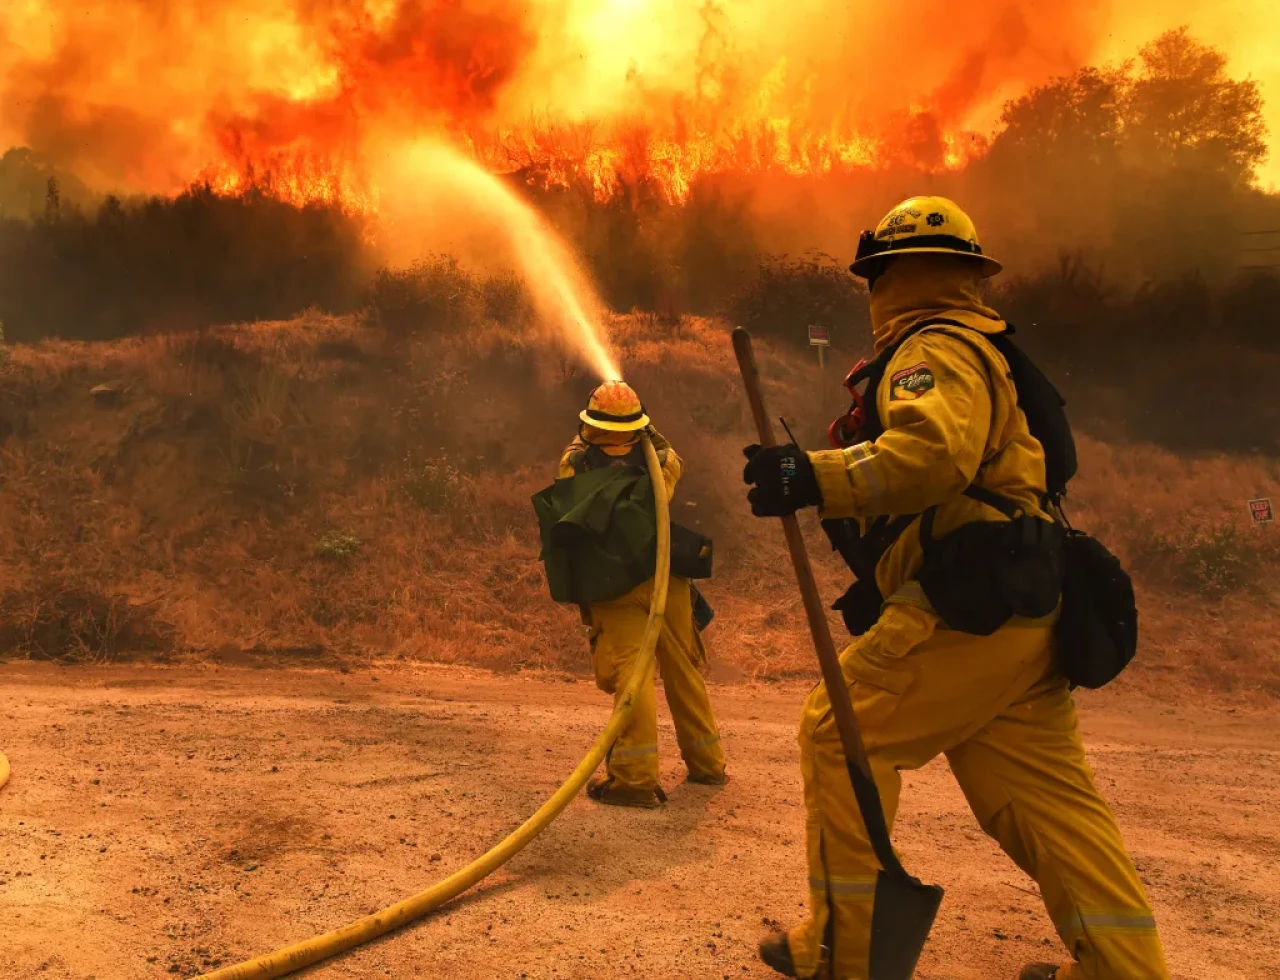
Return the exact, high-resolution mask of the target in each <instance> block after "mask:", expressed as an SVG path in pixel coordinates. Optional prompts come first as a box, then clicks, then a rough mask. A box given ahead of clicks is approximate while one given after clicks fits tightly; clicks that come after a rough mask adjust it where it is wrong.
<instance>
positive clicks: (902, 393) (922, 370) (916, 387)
mask: <svg viewBox="0 0 1280 980" xmlns="http://www.w3.org/2000/svg"><path fill="white" fill-rule="evenodd" d="M932 390H933V372H932V371H930V370H929V365H928V364H926V363H925V362H924V361H921V362H920V363H919V364H917V365H915V366H914V367H909V368H907V369H906V370H903V371H899V372H898V373H897V374H895V375H894V376H893V377H892V378H890V379H889V401H891V402H909V401H911V400H912V399H915V398H919V397H920V396H921V395H923V394H924V393H925V392H926V391H932Z"/></svg>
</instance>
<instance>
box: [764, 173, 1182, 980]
mask: <svg viewBox="0 0 1280 980" xmlns="http://www.w3.org/2000/svg"><path fill="white" fill-rule="evenodd" d="M874 241H875V242H876V246H875V249H874V251H875V253H876V254H874V255H872V256H870V257H867V258H862V257H861V256H860V259H859V261H857V262H855V264H854V266H853V267H852V271H854V272H855V274H860V275H864V276H866V277H867V278H868V279H869V280H870V282H871V287H872V291H871V319H872V325H873V330H874V339H875V345H876V349H877V351H881V350H885V349H886V348H889V347H890V346H891V345H893V344H894V343H895V342H897V341H898V340H900V339H901V338H902V337H904V336H906V335H908V334H910V336H909V337H908V339H907V340H906V341H905V342H904V343H902V345H901V346H900V347H899V348H898V349H897V351H896V353H894V354H893V355H892V357H891V359H890V361H889V363H888V365H887V367H886V368H885V371H884V375H883V378H882V381H881V383H880V384H879V385H878V386H877V389H876V399H875V404H876V408H877V409H878V412H879V419H880V422H881V424H882V425H883V429H884V431H883V433H882V434H880V435H879V436H878V438H876V439H875V440H874V441H873V442H863V443H861V444H856V445H853V446H851V447H849V448H847V449H843V450H829V451H821V452H812V453H808V454H805V453H798V454H797V453H795V452H794V447H792V460H793V463H794V462H795V457H796V456H798V457H799V466H798V468H793V469H787V470H786V472H785V473H784V474H783V475H782V477H781V478H779V477H778V476H777V475H776V474H775V475H774V476H773V477H772V478H770V477H769V476H768V475H767V461H766V463H765V464H763V465H756V466H755V468H754V475H755V476H756V477H757V479H754V480H750V481H749V482H755V483H757V487H756V488H755V489H753V490H752V507H753V511H755V512H756V513H757V514H760V515H762V516H777V515H778V514H779V513H789V512H792V511H794V510H795V509H796V508H797V507H798V506H806V505H810V504H817V505H820V507H821V514H822V517H823V518H824V519H825V518H854V519H856V520H857V521H858V522H859V524H860V525H861V527H862V529H863V531H864V533H865V531H866V528H867V526H868V523H869V521H870V520H871V519H872V518H875V517H877V516H879V515H910V514H916V513H919V512H921V511H925V510H926V509H927V508H930V507H934V506H936V508H937V509H936V511H935V512H934V520H935V525H934V528H933V538H934V540H936V539H938V538H940V537H942V536H944V535H946V534H947V532H949V531H951V530H953V529H955V528H958V527H960V526H962V525H967V524H969V523H971V522H975V521H1001V520H1006V519H1007V518H1006V517H1005V516H1004V515H1002V514H1001V513H999V512H998V511H996V510H994V509H993V508H992V507H991V506H989V505H988V504H986V503H983V502H980V501H979V500H976V499H972V498H971V497H970V496H966V495H964V493H963V492H964V491H965V489H966V488H967V487H969V486H970V485H971V484H972V485H975V486H977V487H980V488H985V489H986V490H990V491H994V492H995V493H998V494H1000V495H1001V496H1003V497H1005V498H1008V499H1010V500H1012V501H1015V502H1016V503H1017V504H1018V506H1019V507H1020V508H1021V509H1022V510H1023V512H1024V513H1026V514H1029V515H1034V516H1038V517H1049V516H1050V515H1047V514H1046V512H1045V509H1044V508H1046V507H1048V506H1050V505H1049V504H1048V503H1044V504H1042V503H1041V500H1042V494H1043V493H1044V491H1045V487H1046V479H1045V461H1044V454H1043V452H1042V449H1041V446H1040V443H1039V442H1037V441H1036V439H1035V438H1033V437H1032V436H1031V434H1030V431H1029V429H1028V426H1027V422H1026V419H1025V417H1024V415H1023V412H1022V411H1021V409H1019V407H1018V404H1017V393H1016V391H1015V389H1014V386H1013V383H1012V381H1011V379H1010V372H1009V367H1008V364H1007V363H1006V362H1005V360H1004V358H1003V357H1002V356H1001V354H1000V353H999V352H998V351H997V350H996V349H995V347H994V346H993V345H992V344H991V343H990V342H987V341H985V340H984V339H983V335H989V334H993V333H997V332H999V331H1001V330H1003V329H1004V326H1005V325H1004V324H1003V323H1002V322H1001V320H1000V318H999V316H998V314H997V313H996V312H995V311H994V310H992V309H990V308H988V307H987V306H986V305H984V303H983V302H982V300H981V298H980V293H979V284H980V281H981V279H983V278H985V277H986V276H989V275H993V274H994V273H995V272H997V271H999V268H1000V266H999V265H998V263H996V262H995V261H994V260H992V259H990V258H988V257H986V256H984V255H982V253H981V250H980V249H979V248H978V246H977V235H976V232H975V231H974V229H973V225H972V223H971V222H970V221H969V219H968V217H967V216H966V215H965V214H964V213H963V212H962V211H960V209H959V208H958V207H956V205H955V204H953V203H952V202H950V201H948V200H946V199H943V198H913V199H911V200H909V201H906V202H904V203H903V204H902V205H899V207H897V208H895V209H894V211H893V212H891V213H890V214H889V215H888V216H887V217H886V218H885V220H884V221H883V222H882V223H881V225H880V227H879V228H878V229H877V231H876V232H875V235H874ZM860 252H861V249H860ZM936 317H945V318H946V319H948V320H951V321H955V322H957V323H959V324H963V326H952V325H943V324H935V325H928V326H924V327H923V328H920V329H918V331H917V332H915V333H911V331H912V330H913V329H915V328H917V327H918V326H919V325H921V324H924V323H925V322H926V321H930V320H933V319H934V318H936ZM966 327H967V328H969V329H965V328H966ZM761 452H763V453H765V454H768V453H776V452H778V450H763V451H761ZM756 455H759V453H757V454H756ZM754 462H755V457H753V463H754ZM752 473H753V466H752V464H750V463H749V464H748V475H752ZM762 474H764V475H762ZM780 501H781V502H780ZM919 525H920V520H919V519H917V520H916V521H915V522H914V524H913V525H911V526H909V527H907V529H906V531H905V532H904V533H902V534H901V535H900V536H899V537H898V538H897V540H896V541H895V542H894V543H893V544H892V545H890V546H889V547H888V549H887V550H886V551H885V552H884V553H883V555H882V556H880V557H879V559H878V562H877V564H876V565H875V571H876V575H875V578H876V585H878V587H879V591H880V595H881V596H882V597H883V599H884V604H883V607H882V608H881V611H880V615H879V618H878V620H876V621H875V625H874V626H871V628H870V629H869V630H868V631H867V632H865V633H863V634H862V635H861V636H859V637H858V638H857V639H856V640H855V642H854V643H853V644H852V645H851V646H849V647H848V648H847V649H846V650H844V651H843V653H842V654H841V657H840V659H841V664H842V667H843V671H844V676H845V679H846V681H847V682H848V685H849V693H850V695H851V698H852V701H853V707H854V710H855V712H856V714H857V716H858V720H859V723H860V725H861V728H862V731H863V736H864V738H865V741H866V746H867V752H868V755H869V757H870V760H871V764H872V769H873V771H874V775H875V780H876V784H877V786H878V788H879V792H880V796H881V799H882V801H883V804H884V808H885V816H886V818H887V820H888V822H889V825H890V826H892V823H893V819H894V815H895V812H896V809H897V805H898V797H899V791H900V788H901V777H900V775H899V773H900V771H901V770H904V769H907V770H913V769H919V768H920V767H922V766H924V765H925V764H926V763H928V762H929V761H930V760H932V759H934V758H935V757H936V756H938V755H939V754H943V755H945V756H946V758H947V762H948V763H949V765H950V767H951V770H952V772H953V774H954V775H955V777H956V780H957V781H958V782H959V784H960V786H961V788H962V790H963V791H964V794H965V797H966V799H967V800H968V803H969V806H970V807H971V808H972V810H973V812H974V814H975V816H976V817H977V819H978V821H979V823H980V824H981V826H982V827H983V829H984V830H985V831H986V832H987V833H988V834H990V835H991V836H992V837H993V838H994V839H995V840H996V841H997V842H998V843H999V844H1000V846H1001V848H1003V850H1004V851H1005V853H1006V854H1008V855H1009V857H1011V858H1012V859H1013V860H1014V861H1015V862H1016V863H1017V864H1018V866H1019V867H1021V868H1022V869H1023V870H1024V871H1026V873H1027V874H1029V875H1031V876H1032V877H1033V878H1034V879H1035V880H1036V881H1037V883H1038V884H1039V886H1040V890H1041V893H1042V895H1043V897H1044V901H1045V905H1046V907H1047V910H1048V913H1049V915H1050V917H1051V918H1052V920H1053V924H1054V926H1055V928H1056V930H1057V932H1058V935H1059V936H1060V937H1061V939H1062V942H1063V943H1064V944H1065V946H1066V948H1067V950H1068V951H1069V953H1070V954H1071V961H1070V962H1069V963H1067V964H1065V965H1059V964H1043V963H1039V964H1031V965H1029V966H1028V967H1027V968H1026V969H1025V970H1024V971H1023V974H1022V976H1023V978H1024V980H1166V978H1167V977H1168V975H1169V974H1168V970H1167V967H1166V965H1165V959H1164V954H1163V952H1162V949H1161V944H1160V940H1159V938H1158V936H1157V934H1156V928H1155V921H1154V918H1153V916H1152V912H1151V908H1150V906H1149V905H1148V902H1147V899H1146V897H1145V895H1144V893H1143V889H1142V886H1141V884H1140V883H1139V880H1138V876H1137V873H1136V871H1135V869H1134V865H1133V862H1132V860H1131V859H1130V857H1129V855H1128V853H1127V851H1126V849H1125V845H1124V841H1123V840H1122V838H1121V835H1120V830H1119V828H1118V827H1117V826H1116V822H1115V819H1114V817H1113V816H1112V814H1111V812H1110V810H1109V809H1108V808H1107V805H1106V803H1104V802H1103V800H1102V798H1101V797H1100V796H1099V794H1098V791H1097V789H1096V788H1095V786H1094V783H1093V777H1092V774H1091V772H1090V769H1089V766H1088V763H1087V762H1086V760H1085V753H1084V747H1083V744H1082V741H1081V737H1080V730H1079V726H1078V723H1077V719H1076V712H1075V707H1074V704H1073V702H1072V697H1071V694H1070V692H1069V689H1068V683H1067V680H1066V678H1065V677H1064V676H1063V674H1062V673H1061V672H1060V669H1059V668H1058V666H1057V665H1056V663H1055V657H1054V649H1053V637H1052V631H1053V623H1054V621H1055V615H1054V614H1051V615H1049V616H1045V617H1043V618H1040V619H1022V618H1017V617H1015V618H1013V619H1012V620H1010V621H1008V622H1007V623H1006V624H1005V625H1004V626H1003V627H1001V628H999V629H998V630H997V631H996V632H995V633H993V634H992V635H990V636H981V635H974V634H972V633H965V632H959V631H956V630H952V629H948V628H947V627H946V625H945V624H944V623H943V622H942V621H941V620H940V618H939V616H938V615H937V614H935V613H934V612H933V610H932V609H931V607H930V604H929V602H928V600H927V599H926V597H925V595H924V592H923V590H922V589H921V587H920V584H919V582H918V581H917V579H916V574H917V572H918V570H919V569H920V566H921V563H922V560H923V553H922V546H921V534H920V529H919ZM873 616H874V610H873ZM800 749H801V766H802V770H803V776H804V793H805V808H806V835H807V845H808V851H807V854H808V865H809V886H810V908H811V911H810V916H809V918H808V919H807V920H806V921H804V922H802V923H800V924H799V925H798V926H796V927H795V928H793V929H791V930H790V931H789V932H787V933H778V934H775V935H773V936H771V937H768V938H766V939H765V940H763V941H762V943H761V948H760V953H761V958H762V959H764V961H765V962H766V963H767V964H769V965H770V966H771V967H773V968H774V969H775V970H776V971H778V972H780V973H783V974H785V975H788V976H795V977H815V976H820V975H821V976H832V977H836V978H859V980H865V978H867V976H868V956H869V949H870V941H871V940H870V935H871V919H872V908H873V896H874V891H875V882H876V875H877V871H878V870H879V868H880V865H879V862H878V861H877V860H876V858H875V856H874V854H873V852H872V848H871V845H870V843H869V841H868V838H867V834H866V830H865V828H864V825H863V821H862V817H861V815H860V813H859V811H858V807H857V803H856V801H855V799H854V796H853V792H852V789H851V785H850V780H849V774H848V770H847V768H846V762H845V757H844V753H843V751H842V748H841V743H840V739H839V735H838V733H837V731H836V726H835V724H834V721H833V718H832V715H831V709H830V702H829V700H828V696H827V691H826V688H825V687H824V686H823V685H822V684H819V685H818V687H817V688H816V689H815V690H814V691H813V693H812V694H811V695H810V696H809V698H808V700H807V701H806V703H805V706H804V710H803V714H802V717H801V724H800Z"/></svg>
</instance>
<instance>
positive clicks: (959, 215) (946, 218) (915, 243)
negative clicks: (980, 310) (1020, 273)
mask: <svg viewBox="0 0 1280 980" xmlns="http://www.w3.org/2000/svg"><path fill="white" fill-rule="evenodd" d="M925 252H931V253H936V254H948V255H963V256H967V257H969V258H972V259H974V260H975V261H977V262H980V263H981V264H982V276H983V278H986V277H988V276H994V275H995V274H996V273H997V272H999V271H1000V270H1001V268H1003V266H1001V265H1000V263H999V262H997V261H996V260H995V259H993V258H991V257H990V256H987V255H983V254H982V246H981V245H979V244H978V229H977V228H975V227H974V226H973V221H972V220H971V219H970V218H969V216H968V215H967V214H965V213H964V212H963V211H961V210H960V207H959V206H958V205H957V204H956V203H955V201H951V200H948V199H947V198H945V197H909V198H907V199H906V200H905V201H903V202H902V203H901V204H899V205H898V206H897V207H896V208H894V209H893V210H892V211H890V212H889V213H888V214H886V215H885V216H884V217H883V218H882V219H881V221H880V224H878V225H876V230H875V231H864V232H863V233H862V237H860V238H859V239H858V252H857V255H855V256H854V259H853V265H851V266H849V271H850V272H852V273H853V274H854V275H855V276H861V277H862V278H864V279H866V278H868V277H869V274H873V273H874V269H875V263H877V262H878V261H880V260H882V259H886V258H889V257H890V256H894V255H910V254H913V253H914V254H917V255H918V254H920V253H925Z"/></svg>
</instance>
